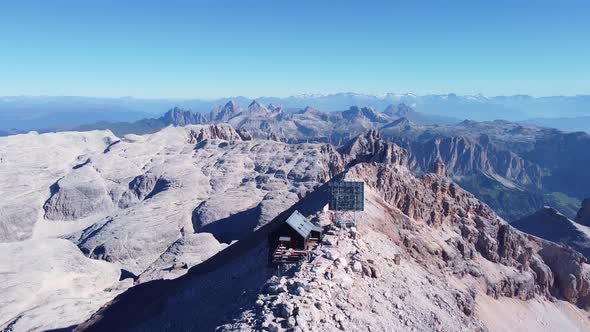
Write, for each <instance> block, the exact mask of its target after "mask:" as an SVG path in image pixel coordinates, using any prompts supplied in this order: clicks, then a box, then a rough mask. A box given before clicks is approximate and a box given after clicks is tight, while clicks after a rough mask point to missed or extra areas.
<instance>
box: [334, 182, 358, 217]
mask: <svg viewBox="0 0 590 332" xmlns="http://www.w3.org/2000/svg"><path fill="white" fill-rule="evenodd" d="M329 208H330V210H332V211H363V210H364V209H365V184H364V183H363V182H353V181H335V182H332V183H330V201H329Z"/></svg>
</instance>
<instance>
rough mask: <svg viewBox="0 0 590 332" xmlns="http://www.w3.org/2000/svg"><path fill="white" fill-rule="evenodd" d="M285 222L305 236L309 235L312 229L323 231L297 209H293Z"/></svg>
mask: <svg viewBox="0 0 590 332" xmlns="http://www.w3.org/2000/svg"><path fill="white" fill-rule="evenodd" d="M285 222H286V223H287V224H289V226H291V228H293V229H294V230H295V231H296V232H297V233H299V235H301V236H303V237H304V238H305V237H307V236H308V235H309V233H311V231H317V232H321V231H322V228H321V227H320V226H316V225H314V224H312V223H311V222H310V221H307V219H306V218H305V217H304V216H303V215H302V214H301V213H299V211H297V210H295V211H293V213H292V214H291V215H290V216H289V218H287V220H286V221H285Z"/></svg>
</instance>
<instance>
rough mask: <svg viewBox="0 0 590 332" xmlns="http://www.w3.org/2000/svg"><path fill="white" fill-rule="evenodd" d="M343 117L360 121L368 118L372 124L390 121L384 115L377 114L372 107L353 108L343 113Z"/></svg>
mask: <svg viewBox="0 0 590 332" xmlns="http://www.w3.org/2000/svg"><path fill="white" fill-rule="evenodd" d="M342 117H343V118H345V119H347V120H358V119H359V118H366V119H368V120H370V121H371V122H387V121H388V120H389V119H388V118H387V116H385V115H384V114H382V113H379V112H377V111H376V110H375V109H374V108H372V107H362V108H360V107H358V106H351V107H350V108H349V109H348V110H346V111H344V112H342Z"/></svg>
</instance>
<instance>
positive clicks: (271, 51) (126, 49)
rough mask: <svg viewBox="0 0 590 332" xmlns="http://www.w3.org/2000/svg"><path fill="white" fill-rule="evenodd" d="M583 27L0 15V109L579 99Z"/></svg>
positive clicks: (582, 13) (393, 13) (273, 15)
mask: <svg viewBox="0 0 590 332" xmlns="http://www.w3.org/2000/svg"><path fill="white" fill-rule="evenodd" d="M588 17H590V3H588V2H587V1H581V0H569V1H561V2H554V1H549V0H539V1H535V2H534V3H532V2H529V1H518V2H515V1H508V0H499V1H494V2H493V3H492V2H486V1H479V0H476V1H467V0H461V1H452V2H444V1H436V0H435V1H413V2H407V1H365V2H362V3H358V2H342V1H334V0H326V1H311V0H304V1H298V2H276V1H269V0H260V1H254V0H244V1H240V2H232V1H228V0H216V1H213V0H200V1H193V2H191V1H182V0H175V1H170V2H166V3H164V4H157V3H155V2H145V1H127V2H124V3H121V2H118V1H110V0H109V1H85V2H80V1H73V0H57V1H52V2H47V1H29V0H24V1H19V2H18V3H4V4H1V5H0V37H1V39H2V40H3V52H1V53H0V72H1V73H2V76H1V78H0V95H4V96H20V95H28V96H89V97H97V98H121V97H123V96H133V97H134V98H138V99H207V100H211V99H219V98H229V97H228V96H247V98H252V99H255V98H261V97H251V96H273V97H287V96H293V95H300V94H333V93H338V92H339V91H354V92H355V93H360V94H370V95H381V94H385V93H387V92H389V91H412V93H414V94H417V95H444V94H448V93H455V94H458V95H477V94H480V93H481V94H483V95H485V96H511V95H531V96H559V95H565V96H575V95H589V94H590V61H588V60H587V59H589V58H590V45H589V44H588V43H587V42H585V41H586V40H587V37H588V35H590V20H588Z"/></svg>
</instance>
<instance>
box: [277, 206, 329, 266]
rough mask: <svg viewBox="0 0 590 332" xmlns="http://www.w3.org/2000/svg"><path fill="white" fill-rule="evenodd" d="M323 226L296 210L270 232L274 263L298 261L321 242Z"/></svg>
mask: <svg viewBox="0 0 590 332" xmlns="http://www.w3.org/2000/svg"><path fill="white" fill-rule="evenodd" d="M322 232H323V228H322V227H320V226H317V225H314V224H313V223H312V222H310V221H308V220H307V218H305V216H303V215H302V214H301V213H299V211H297V210H295V211H294V212H293V213H292V214H291V215H290V216H289V218H287V220H285V222H284V223H283V224H282V225H281V226H280V227H278V228H277V229H276V230H275V231H274V232H272V233H271V234H270V237H269V245H270V248H271V252H272V262H273V263H296V262H298V261H300V260H302V259H304V258H305V257H307V255H308V251H309V249H311V248H312V247H313V246H314V245H316V244H317V243H319V241H320V239H321V236H322Z"/></svg>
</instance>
